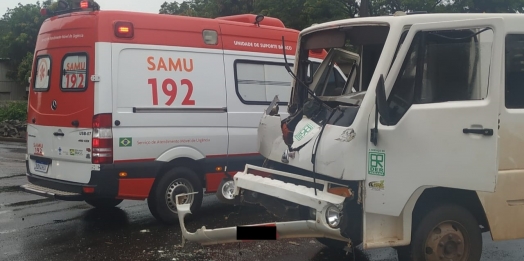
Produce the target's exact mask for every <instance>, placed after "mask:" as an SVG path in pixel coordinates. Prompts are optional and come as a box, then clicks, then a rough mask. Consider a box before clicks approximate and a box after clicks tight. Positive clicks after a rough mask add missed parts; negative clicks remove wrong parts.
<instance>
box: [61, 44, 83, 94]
mask: <svg viewBox="0 0 524 261" xmlns="http://www.w3.org/2000/svg"><path fill="white" fill-rule="evenodd" d="M87 61H88V57H87V54H86V53H71V54H66V55H65V56H64V59H63V60H62V80H61V81H60V89H62V91H84V90H85V89H86V88H87V75H88V74H87V69H88V64H87Z"/></svg>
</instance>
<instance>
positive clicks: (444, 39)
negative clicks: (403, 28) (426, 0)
mask: <svg viewBox="0 0 524 261" xmlns="http://www.w3.org/2000/svg"><path fill="white" fill-rule="evenodd" d="M503 40H504V31H503V20H502V19H498V18H489V19H474V20H463V21H452V22H439V23H424V24H414V25H412V26H411V28H410V29H409V31H408V33H407V36H406V38H405V41H404V43H403V44H402V46H401V48H400V50H399V52H398V55H397V56H396V59H395V61H394V63H393V65H392V67H391V70H390V71H389V73H388V75H387V76H386V75H384V78H385V83H384V87H385V90H386V91H385V93H386V97H387V102H386V103H385V104H386V106H385V107H387V108H388V110H386V111H388V115H389V117H387V116H388V115H381V114H380V115H379V118H380V120H379V122H378V124H377V130H378V139H377V144H376V145H375V144H374V142H371V141H370V142H369V143H368V151H367V161H368V162H367V166H368V167H367V180H366V184H368V186H367V187H366V201H365V206H366V212H367V213H377V214H384V215H392V216H398V215H400V214H401V212H402V210H403V208H404V206H405V204H406V202H407V201H408V199H409V198H410V196H411V195H412V194H413V193H414V192H415V191H416V190H417V189H419V188H423V187H432V186H442V187H448V188H460V189H467V190H476V191H494V189H495V184H496V179H497V173H498V161H497V137H498V117H499V96H500V91H501V89H500V88H501V71H502V70H501V68H502V59H501V57H503V52H502V50H503V49H502V48H503ZM384 116H386V117H384ZM387 118H389V119H387ZM374 127H375V111H374V110H373V111H372V113H371V115H370V120H369V129H373V128H374ZM368 138H371V135H370V136H369V137H368ZM370 140H371V139H370ZM374 184H379V185H378V186H374Z"/></svg>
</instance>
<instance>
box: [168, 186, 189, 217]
mask: <svg viewBox="0 0 524 261" xmlns="http://www.w3.org/2000/svg"><path fill="white" fill-rule="evenodd" d="M194 191H195V190H194V189H193V185H192V184H191V182H189V181H188V180H186V179H175V180H174V181H173V182H171V184H169V186H168V187H167V190H166V203H167V206H168V207H169V210H171V211H172V212H173V213H177V210H176V203H175V200H176V196H177V195H180V194H184V193H192V192H194ZM193 200H194V195H186V196H183V197H180V198H179V201H178V203H179V204H187V203H189V204H193Z"/></svg>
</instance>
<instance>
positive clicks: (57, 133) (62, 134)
mask: <svg viewBox="0 0 524 261" xmlns="http://www.w3.org/2000/svg"><path fill="white" fill-rule="evenodd" d="M53 135H55V136H61V137H64V133H62V132H55V133H53Z"/></svg>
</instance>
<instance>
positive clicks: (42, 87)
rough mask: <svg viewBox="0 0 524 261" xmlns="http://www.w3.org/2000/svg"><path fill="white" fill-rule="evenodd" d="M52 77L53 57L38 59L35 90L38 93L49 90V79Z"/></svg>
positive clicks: (44, 56)
mask: <svg viewBox="0 0 524 261" xmlns="http://www.w3.org/2000/svg"><path fill="white" fill-rule="evenodd" d="M50 75H51V57H50V56H48V55H41V56H38V57H37V58H36V74H35V79H34V81H35V82H34V86H33V89H34V90H35V91H37V92H45V91H47V90H49V79H50V77H49V76H50Z"/></svg>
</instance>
